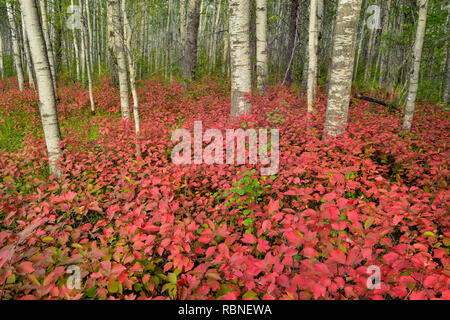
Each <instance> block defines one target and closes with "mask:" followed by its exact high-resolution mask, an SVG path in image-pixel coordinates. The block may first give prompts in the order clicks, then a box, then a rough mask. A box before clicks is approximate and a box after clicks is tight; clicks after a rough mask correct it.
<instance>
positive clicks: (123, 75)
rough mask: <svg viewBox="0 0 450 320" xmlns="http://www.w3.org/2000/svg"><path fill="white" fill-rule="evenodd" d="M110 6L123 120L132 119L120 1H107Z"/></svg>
mask: <svg viewBox="0 0 450 320" xmlns="http://www.w3.org/2000/svg"><path fill="white" fill-rule="evenodd" d="M107 1H108V6H110V8H111V14H112V16H111V21H112V22H113V23H114V24H113V26H112V29H113V30H114V43H115V46H114V48H115V54H116V57H117V66H118V71H119V87H120V109H121V112H122V118H123V119H126V120H128V119H130V98H129V96H130V92H129V90H128V72H127V57H126V55H125V49H124V43H123V24H122V17H121V14H120V5H119V0H107Z"/></svg>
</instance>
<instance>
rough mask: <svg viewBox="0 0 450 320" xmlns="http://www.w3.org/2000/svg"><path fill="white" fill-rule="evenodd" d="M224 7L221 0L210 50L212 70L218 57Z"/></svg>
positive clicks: (216, 13) (216, 14) (216, 12)
mask: <svg viewBox="0 0 450 320" xmlns="http://www.w3.org/2000/svg"><path fill="white" fill-rule="evenodd" d="M221 9H222V0H219V2H218V7H217V9H216V10H215V13H214V14H215V22H214V28H213V34H212V40H211V41H212V45H211V51H210V63H211V70H214V68H215V66H216V57H217V33H218V29H219V22H220V14H221Z"/></svg>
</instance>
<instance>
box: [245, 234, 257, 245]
mask: <svg viewBox="0 0 450 320" xmlns="http://www.w3.org/2000/svg"><path fill="white" fill-rule="evenodd" d="M242 242H243V243H248V244H253V243H255V237H254V236H253V235H252V234H251V233H246V234H244V236H243V237H242Z"/></svg>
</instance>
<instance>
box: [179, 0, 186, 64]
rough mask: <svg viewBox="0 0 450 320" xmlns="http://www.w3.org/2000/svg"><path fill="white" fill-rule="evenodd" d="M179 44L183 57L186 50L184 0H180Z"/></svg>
mask: <svg viewBox="0 0 450 320" xmlns="http://www.w3.org/2000/svg"><path fill="white" fill-rule="evenodd" d="M180 1H181V4H180V44H181V48H180V50H181V56H182V57H183V56H184V49H185V48H186V0H180Z"/></svg>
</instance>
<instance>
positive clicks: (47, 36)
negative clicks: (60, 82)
mask: <svg viewBox="0 0 450 320" xmlns="http://www.w3.org/2000/svg"><path fill="white" fill-rule="evenodd" d="M39 4H40V7H41V17H42V31H43V32H44V39H45V46H46V48H47V56H48V61H49V63H50V71H51V72H52V80H53V87H54V88H55V92H56V72H55V57H54V56H53V46H52V43H51V41H50V33H49V29H48V19H47V6H46V5H45V0H39Z"/></svg>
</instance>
